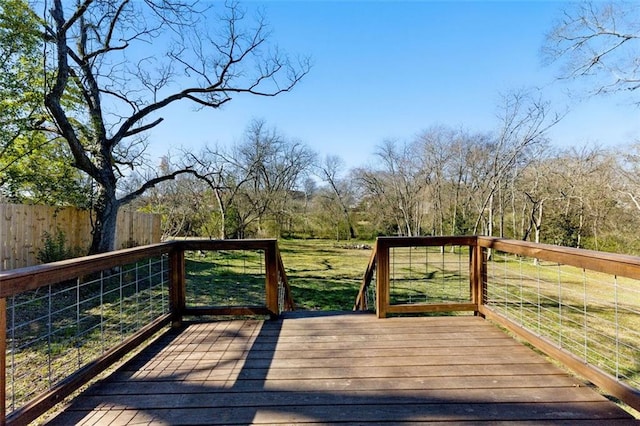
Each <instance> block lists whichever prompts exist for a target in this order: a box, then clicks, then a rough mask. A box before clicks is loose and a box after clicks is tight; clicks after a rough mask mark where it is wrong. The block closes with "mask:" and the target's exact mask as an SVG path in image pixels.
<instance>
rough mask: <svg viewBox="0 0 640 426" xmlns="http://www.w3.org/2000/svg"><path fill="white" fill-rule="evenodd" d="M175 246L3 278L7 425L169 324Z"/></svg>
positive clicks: (29, 270)
mask: <svg viewBox="0 0 640 426" xmlns="http://www.w3.org/2000/svg"><path fill="white" fill-rule="evenodd" d="M169 253H170V246H169V245H165V244H158V245H153V246H148V247H146V248H143V249H130V250H124V251H121V252H119V253H117V254H107V255H98V256H91V257H86V258H81V259H78V260H68V261H63V262H57V263H52V264H48V265H41V266H34V267H29V268H23V269H17V270H14V271H5V272H2V273H1V274H0V283H1V287H0V289H1V290H0V297H2V298H3V299H4V302H3V303H2V307H3V309H1V310H2V312H1V313H0V314H1V315H3V316H4V318H5V319H6V325H5V327H3V329H2V332H3V333H4V334H3V338H2V339H0V346H1V347H2V352H1V353H0V357H2V365H3V367H4V378H3V379H4V380H3V384H4V386H3V398H2V402H4V405H3V415H2V418H1V419H0V420H1V421H3V422H4V418H5V414H6V413H8V415H9V416H8V418H9V421H12V420H15V419H20V421H19V422H18V423H27V422H29V421H31V420H33V419H34V418H35V417H37V416H38V415H40V414H41V413H42V412H44V411H45V410H46V409H48V408H49V407H50V406H51V405H52V404H53V403H55V402H56V401H58V400H60V399H61V398H63V397H64V396H66V395H68V394H69V393H70V392H72V391H73V390H75V389H76V388H78V387H79V386H80V385H81V384H82V383H84V382H86V381H87V380H88V378H90V377H91V376H94V375H95V374H96V373H97V372H99V371H101V370H102V369H104V368H105V366H106V364H108V363H110V362H111V361H112V360H113V359H116V358H119V357H120V356H121V355H122V354H123V353H124V352H126V351H128V350H129V348H131V347H133V346H135V345H137V344H138V339H139V337H138V336H147V335H150V334H152V333H154V332H156V331H158V330H160V329H161V328H162V327H163V326H165V325H167V324H169V320H170V314H169V312H170V298H169V297H170V296H169V285H170V284H169V282H170V267H169Z"/></svg>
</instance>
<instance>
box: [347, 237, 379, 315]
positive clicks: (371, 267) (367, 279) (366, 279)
mask: <svg viewBox="0 0 640 426" xmlns="http://www.w3.org/2000/svg"><path fill="white" fill-rule="evenodd" d="M377 258H378V242H377V241H376V242H375V243H374V244H373V250H371V256H369V263H368V264H367V269H366V270H365V271H364V276H363V277H362V284H361V285H360V290H359V291H358V295H357V296H356V302H355V304H354V305H353V310H354V311H366V310H367V309H369V306H368V300H367V294H366V293H367V290H368V289H369V285H371V280H372V279H373V273H374V271H375V269H376V260H377Z"/></svg>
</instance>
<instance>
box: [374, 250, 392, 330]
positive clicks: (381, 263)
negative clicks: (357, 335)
mask: <svg viewBox="0 0 640 426" xmlns="http://www.w3.org/2000/svg"><path fill="white" fill-rule="evenodd" d="M376 244H377V247H378V250H377V254H376V256H377V259H376V265H377V266H376V314H377V315H378V318H386V317H387V308H388V306H389V302H390V299H389V246H388V245H387V244H384V243H382V242H381V240H378V241H377V243H376Z"/></svg>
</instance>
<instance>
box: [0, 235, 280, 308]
mask: <svg viewBox="0 0 640 426" xmlns="http://www.w3.org/2000/svg"><path fill="white" fill-rule="evenodd" d="M276 244H277V240H276V239H255V240H210V239H185V240H172V241H167V242H163V243H157V244H151V245H146V246H142V247H134V248H130V249H123V250H116V251H112V252H108V253H102V254H96V255H92V256H84V257H78V258H74V259H68V260H63V261H60V262H52V263H47V264H44V265H35V266H28V267H25V268H19V269H12V270H8V271H2V272H0V298H3V297H10V296H14V295H17V294H19V293H22V292H25V291H29V290H35V289H37V288H39V287H42V286H46V285H48V284H51V283H56V282H60V281H64V280H68V279H74V278H76V277H78V276H81V275H86V274H90V273H92V272H96V271H101V270H105V269H109V268H113V267H117V266H120V265H122V264H124V263H133V262H136V261H138V260H142V259H145V258H148V257H152V256H159V255H162V254H166V253H168V252H170V251H171V250H174V249H177V250H267V249H273V248H274V247H275V246H276Z"/></svg>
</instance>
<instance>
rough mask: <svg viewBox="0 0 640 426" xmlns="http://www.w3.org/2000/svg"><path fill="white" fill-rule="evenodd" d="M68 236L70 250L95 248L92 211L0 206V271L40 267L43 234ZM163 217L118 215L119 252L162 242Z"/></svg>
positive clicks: (34, 206) (117, 244) (117, 238)
mask: <svg viewBox="0 0 640 426" xmlns="http://www.w3.org/2000/svg"><path fill="white" fill-rule="evenodd" d="M58 229H60V230H61V231H62V232H64V234H65V237H66V240H67V246H68V247H78V248H80V249H81V250H82V251H83V252H86V250H88V248H89V246H90V244H91V218H90V215H89V211H88V210H80V209H77V208H75V207H52V206H38V205H22V204H4V203H3V204H0V271H6V270H9V269H16V268H23V267H26V266H32V265H36V264H37V263H39V262H38V260H37V258H36V256H37V253H38V250H39V249H41V248H42V246H43V234H44V232H48V233H50V234H52V235H55V233H56V232H57V230H58ZM161 235H162V233H161V229H160V216H159V215H154V214H148V213H138V212H134V211H127V210H122V211H120V212H119V213H118V224H117V228H116V248H117V249H121V248H128V247H133V246H138V245H146V244H153V243H158V242H160V239H161Z"/></svg>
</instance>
